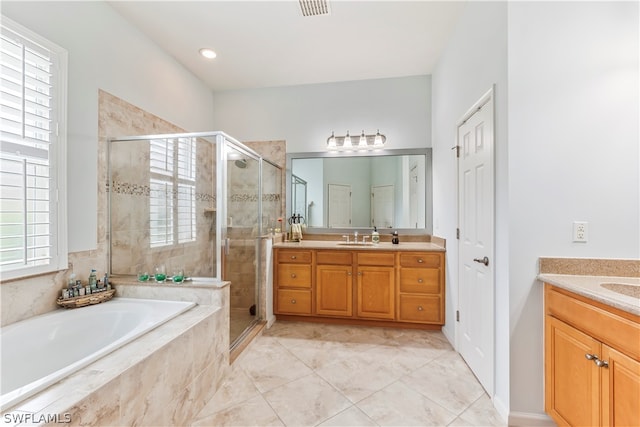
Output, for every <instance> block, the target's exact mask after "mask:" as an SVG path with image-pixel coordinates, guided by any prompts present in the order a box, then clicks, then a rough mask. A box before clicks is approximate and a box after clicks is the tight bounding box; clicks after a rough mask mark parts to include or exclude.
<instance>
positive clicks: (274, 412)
mask: <svg viewBox="0 0 640 427" xmlns="http://www.w3.org/2000/svg"><path fill="white" fill-rule="evenodd" d="M191 425H192V426H211V425H216V426H225V425H261V426H283V425H288V426H298V425H309V426H312V425H317V426H344V425H358V426H369V425H370V426H376V425H421V426H426V425H438V426H440V425H452V426H462V425H464V426H490V425H506V424H505V423H504V421H502V420H501V419H500V417H499V415H498V414H497V412H496V411H495V410H494V408H493V406H492V404H491V400H490V398H489V397H488V396H487V395H486V393H485V392H484V390H483V389H482V387H481V386H480V384H479V383H478V382H477V380H476V379H475V377H474V376H473V374H472V373H471V371H470V370H469V368H468V367H467V366H466V364H465V363H464V361H463V360H462V359H461V358H460V356H459V355H458V354H457V353H456V352H455V351H454V350H453V349H452V348H451V346H450V344H449V343H448V341H447V340H446V338H445V337H444V335H442V333H441V332H439V331H417V330H404V329H403V330H397V329H389V328H374V327H356V326H344V325H325V324H310V323H303V322H276V323H275V324H274V325H273V326H272V327H271V328H270V329H269V330H267V331H264V332H263V334H262V335H261V336H259V337H257V338H256V339H255V340H254V341H253V342H252V343H251V344H250V346H249V347H248V348H247V349H246V350H245V351H244V353H243V354H242V355H240V357H239V358H238V359H237V360H236V361H235V362H234V364H233V365H232V366H231V371H230V374H229V376H228V377H227V378H226V379H225V380H224V382H223V383H222V384H221V387H220V389H219V390H218V391H217V392H216V394H215V395H214V396H213V398H212V399H211V400H210V401H209V402H208V403H207V404H206V406H205V407H204V408H203V409H202V411H200V413H199V414H197V415H196V416H195V417H194V419H193V420H192V422H191Z"/></svg>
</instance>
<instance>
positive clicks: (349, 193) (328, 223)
mask: <svg viewBox="0 0 640 427" xmlns="http://www.w3.org/2000/svg"><path fill="white" fill-rule="evenodd" d="M287 175H288V179H287V217H288V218H290V217H291V216H292V215H296V216H297V215H300V216H301V217H302V218H303V220H302V222H304V224H306V226H307V229H306V232H308V233H335V232H340V230H357V229H365V230H369V229H372V228H373V227H374V226H375V227H377V228H378V230H379V231H380V232H381V233H384V232H385V230H400V231H402V232H403V233H405V234H406V233H411V234H424V233H426V234H431V233H432V225H431V221H432V200H431V199H432V193H431V191H432V190H431V189H432V182H431V181H432V174H431V149H430V148H425V149H406V150H379V151H364V152H358V151H354V152H326V153H324V152H323V153H289V154H287ZM389 232H391V231H389Z"/></svg>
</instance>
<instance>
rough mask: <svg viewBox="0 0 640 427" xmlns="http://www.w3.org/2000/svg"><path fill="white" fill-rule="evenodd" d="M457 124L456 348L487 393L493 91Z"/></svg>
mask: <svg viewBox="0 0 640 427" xmlns="http://www.w3.org/2000/svg"><path fill="white" fill-rule="evenodd" d="M469 111H470V112H469V113H468V114H467V115H466V116H465V117H464V118H463V120H464V121H463V122H462V123H461V124H460V125H459V126H458V143H457V145H458V150H459V159H458V195H459V207H458V209H459V212H458V221H459V228H460V240H459V260H458V277H459V284H458V293H459V294H458V311H459V313H458V315H459V322H458V329H457V333H456V337H457V341H458V350H459V352H460V355H461V356H462V357H463V358H464V359H465V361H466V362H467V364H468V365H469V367H470V368H471V370H472V371H473V372H474V374H475V375H476V377H477V378H478V380H479V381H480V383H481V384H482V386H483V387H484V388H485V390H487V392H488V393H489V395H490V396H493V387H494V321H493V319H494V274H493V270H494V269H493V265H494V263H493V261H494V259H493V253H494V250H493V247H494V189H493V188H494V187H493V182H494V169H493V151H494V148H493V145H494V143H493V142H494V137H493V91H489V92H488V93H487V94H486V95H485V96H483V98H482V99H481V100H480V101H478V103H476V105H475V106H474V107H473V108H472V109H471V110H469Z"/></svg>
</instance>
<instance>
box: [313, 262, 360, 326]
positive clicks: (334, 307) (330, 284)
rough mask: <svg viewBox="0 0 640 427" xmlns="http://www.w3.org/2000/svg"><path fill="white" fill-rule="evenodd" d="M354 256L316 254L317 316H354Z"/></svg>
mask: <svg viewBox="0 0 640 427" xmlns="http://www.w3.org/2000/svg"><path fill="white" fill-rule="evenodd" d="M352 264H353V254H352V253H351V252H345V251H317V252H316V314H320V315H323V316H339V317H351V316H352V315H353V266H352Z"/></svg>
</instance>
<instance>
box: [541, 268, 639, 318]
mask: <svg viewBox="0 0 640 427" xmlns="http://www.w3.org/2000/svg"><path fill="white" fill-rule="evenodd" d="M538 280H541V281H543V282H545V283H549V284H550V285H554V286H557V287H559V288H562V289H566V290H567V291H570V292H573V293H576V294H578V295H582V296H584V297H587V298H591V299H593V300H595V301H598V302H601V303H603V304H606V305H610V306H612V307H615V308H618V309H620V310H623V311H626V312H628V313H631V314H635V315H637V316H640V298H635V297H632V296H628V295H623V294H620V293H618V292H614V291H611V290H609V289H606V288H603V287H602V286H600V285H601V284H602V283H621V284H627V285H635V286H638V287H640V277H613V276H576V275H570V274H548V273H544V274H539V275H538Z"/></svg>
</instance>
